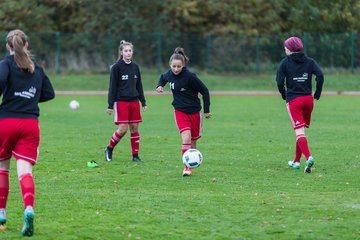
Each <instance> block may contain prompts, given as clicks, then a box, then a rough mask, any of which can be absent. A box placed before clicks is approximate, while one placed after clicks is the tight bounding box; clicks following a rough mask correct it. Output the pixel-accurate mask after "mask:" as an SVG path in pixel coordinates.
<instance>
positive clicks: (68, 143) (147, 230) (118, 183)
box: [0, 96, 360, 239]
mask: <svg viewBox="0 0 360 240" xmlns="http://www.w3.org/2000/svg"><path fill="white" fill-rule="evenodd" d="M73 98H74V97H73V96H71V97H70V96H58V97H57V98H56V99H55V100H54V101H52V102H49V103H44V104H41V114H42V116H41V118H40V121H41V130H42V139H41V141H42V142H41V148H40V156H39V160H38V164H37V165H36V166H35V169H34V176H35V181H36V206H35V211H36V212H35V214H36V215H35V238H34V239H360V192H359V188H360V181H359V180H360V177H359V170H360V152H359V148H358V143H359V140H358V139H359V124H358V123H359V119H360V112H359V111H358V106H359V105H360V98H359V97H353V96H323V97H322V98H321V100H320V101H318V102H316V105H315V110H314V113H313V120H312V126H311V128H310V129H309V130H308V131H307V136H308V140H309V144H310V149H311V151H312V154H313V156H314V157H315V160H316V163H315V169H314V171H313V173H312V174H304V173H303V171H302V170H298V171H297V170H292V169H290V168H288V167H287V161H288V160H290V159H292V157H293V155H294V145H295V144H294V141H295V138H294V134H293V130H292V129H291V126H290V122H289V119H288V116H287V112H286V109H285V105H284V102H283V101H282V100H281V99H280V98H279V97H275V96H258V97H255V96H227V97H226V96H214V97H213V98H212V105H211V110H212V113H213V118H212V119H210V120H204V126H203V127H204V129H203V130H204V131H203V138H202V139H201V140H200V141H199V143H198V148H199V150H200V151H202V153H203V155H204V162H203V165H202V166H200V167H199V168H198V169H195V171H194V174H193V176H192V177H189V178H184V177H182V176H181V172H182V164H181V161H180V148H181V141H180V136H179V134H178V133H177V130H176V126H175V122H174V120H173V113H172V107H171V105H170V102H171V97H170V96H149V97H147V101H148V105H149V109H148V112H146V113H144V114H143V120H144V122H143V123H142V124H141V126H140V133H141V136H142V137H141V157H142V158H143V159H144V160H145V163H143V164H136V163H133V162H131V161H130V159H131V154H130V151H131V150H130V142H129V135H127V136H126V137H125V138H124V139H123V140H122V142H120V143H119V145H118V146H117V148H116V149H115V151H114V156H113V157H114V160H113V162H111V163H107V162H105V161H104V160H103V150H104V147H105V146H106V145H107V143H108V141H109V138H110V136H111V134H112V133H113V131H114V130H115V126H114V125H113V123H112V120H113V119H112V117H110V116H108V115H106V114H105V108H106V106H107V104H106V97H105V96H78V97H76V99H77V100H78V101H79V102H80V104H81V107H80V109H78V110H76V111H73V110H70V109H69V108H68V106H67V105H68V103H69V102H70V100H72V99H73ZM90 160H96V161H97V162H98V163H99V165H100V166H99V168H94V169H89V168H87V167H86V162H87V161H90ZM303 166H304V159H302V167H303ZM14 167H15V163H14V162H13V163H12V169H11V192H10V196H9V201H8V208H7V218H8V221H7V230H6V231H3V232H0V239H17V238H19V236H20V228H21V226H22V200H21V194H20V188H19V184H18V181H17V178H16V172H15V168H14Z"/></svg>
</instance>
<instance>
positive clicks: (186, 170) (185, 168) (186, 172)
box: [183, 166, 192, 177]
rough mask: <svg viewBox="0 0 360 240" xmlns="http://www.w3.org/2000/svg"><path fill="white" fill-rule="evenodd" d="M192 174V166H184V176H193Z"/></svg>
mask: <svg viewBox="0 0 360 240" xmlns="http://www.w3.org/2000/svg"><path fill="white" fill-rule="evenodd" d="M191 174H192V170H191V168H188V167H187V166H185V167H184V170H183V176H184V177H186V176H191Z"/></svg>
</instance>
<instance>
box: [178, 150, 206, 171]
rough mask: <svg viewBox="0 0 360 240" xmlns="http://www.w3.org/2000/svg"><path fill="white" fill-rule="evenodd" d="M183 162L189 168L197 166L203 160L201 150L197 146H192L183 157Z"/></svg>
mask: <svg viewBox="0 0 360 240" xmlns="http://www.w3.org/2000/svg"><path fill="white" fill-rule="evenodd" d="M182 160H183V163H184V164H185V165H186V166H187V167H189V168H197V167H199V166H200V164H201V163H202V161H203V156H202V154H201V152H200V151H199V150H197V149H195V148H190V149H188V150H187V151H186V152H184V155H183V157H182Z"/></svg>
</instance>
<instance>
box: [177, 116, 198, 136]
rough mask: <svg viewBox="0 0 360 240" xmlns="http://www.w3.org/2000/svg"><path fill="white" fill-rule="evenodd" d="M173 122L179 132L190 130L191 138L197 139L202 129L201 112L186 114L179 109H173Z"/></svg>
mask: <svg viewBox="0 0 360 240" xmlns="http://www.w3.org/2000/svg"><path fill="white" fill-rule="evenodd" d="M174 114H175V122H176V125H177V127H178V129H179V132H180V133H182V132H183V131H186V130H190V131H191V140H197V139H199V138H201V131H202V118H201V112H198V113H193V114H187V113H184V112H181V111H179V110H174Z"/></svg>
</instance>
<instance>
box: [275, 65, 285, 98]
mask: <svg viewBox="0 0 360 240" xmlns="http://www.w3.org/2000/svg"><path fill="white" fill-rule="evenodd" d="M283 68H284V64H283V62H282V63H280V66H279V69H278V71H277V73H276V84H277V87H278V90H279V92H280V94H281V97H282V98H283V99H284V100H285V99H286V91H285V74H284V70H283Z"/></svg>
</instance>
